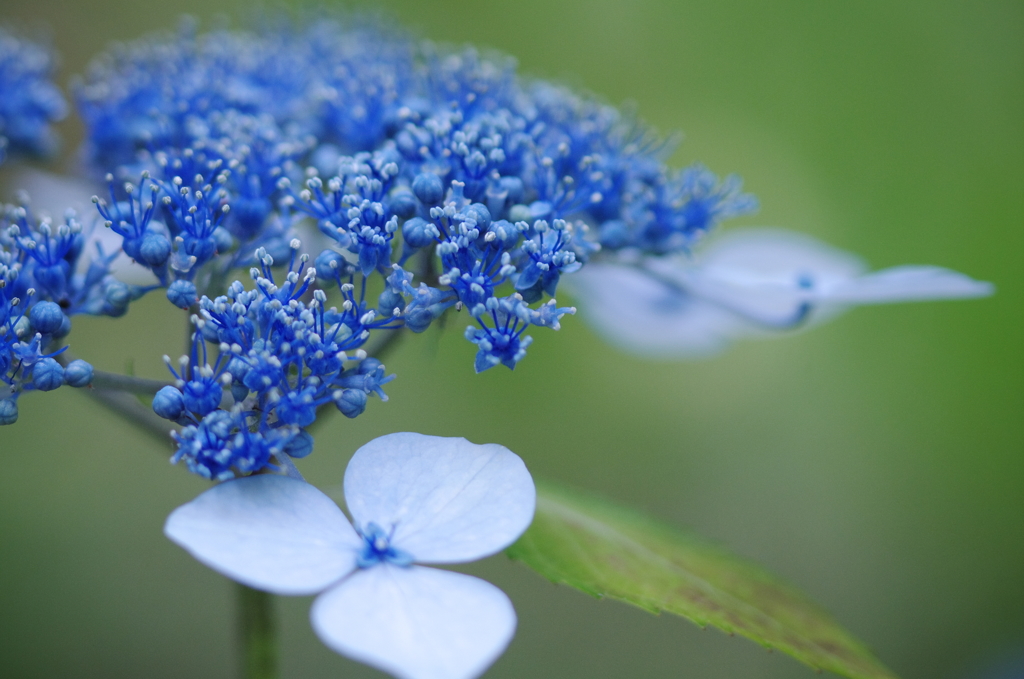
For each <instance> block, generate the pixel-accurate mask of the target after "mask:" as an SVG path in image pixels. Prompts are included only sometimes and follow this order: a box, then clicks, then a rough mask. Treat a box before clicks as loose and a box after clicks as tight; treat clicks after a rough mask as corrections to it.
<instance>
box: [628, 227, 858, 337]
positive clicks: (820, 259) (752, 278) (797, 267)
mask: <svg viewBox="0 0 1024 679" xmlns="http://www.w3.org/2000/svg"><path fill="white" fill-rule="evenodd" d="M659 265H660V266H669V265H671V260H669V261H667V262H662V261H658V260H651V261H650V262H649V263H648V266H650V267H652V268H655V270H657V267H658V266H659ZM866 270H867V265H866V264H865V263H864V262H863V261H862V260H861V259H860V258H859V257H857V256H855V255H853V254H851V253H849V252H846V251H843V250H839V249H838V248H834V247H831V246H829V245H826V244H825V243H822V242H820V241H818V240H815V239H814V238H811V237H810V236H805V235H803V234H798V233H793V232H790V231H783V230H781V229H741V230H737V231H732V232H729V233H727V234H724V235H723V236H721V237H720V238H717V239H714V240H712V241H711V242H710V243H709V244H708V246H707V247H706V248H705V249H704V250H703V251H702V252H701V254H700V256H699V257H698V259H697V262H696V264H695V265H694V267H693V268H692V270H691V271H690V272H689V274H688V276H687V277H686V281H685V282H686V285H687V288H688V289H689V290H691V291H692V292H693V293H694V294H696V295H698V296H700V297H703V298H705V299H707V300H710V301H713V302H716V303H718V304H721V305H723V306H725V307H726V308H728V309H731V310H733V311H735V312H737V313H738V314H740V315H743V316H745V317H747V318H750V319H752V320H754V321H755V323H756V324H759V325H761V326H762V328H763V329H766V330H768V329H771V327H772V326H779V327H780V328H782V329H786V325H787V321H789V320H790V319H792V318H793V317H794V315H795V314H796V313H797V312H798V311H799V309H800V306H801V305H802V304H804V303H814V302H817V301H820V299H821V295H822V293H823V291H824V290H828V289H831V288H832V287H834V286H836V285H839V284H841V283H844V282H846V281H849V280H852V279H854V278H856V277H857V276H859V275H861V274H862V273H863V272H864V271H866ZM817 320H821V319H820V318H819V319H817Z"/></svg>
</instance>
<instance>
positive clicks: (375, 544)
mask: <svg viewBox="0 0 1024 679" xmlns="http://www.w3.org/2000/svg"><path fill="white" fill-rule="evenodd" d="M362 537H363V549H362V551H361V552H359V555H358V556H357V557H356V565H357V566H359V567H360V568H370V567H372V566H376V565H377V564H381V563H390V564H394V565H395V566H403V567H404V566H411V565H412V561H413V558H412V554H409V553H408V552H403V551H402V550H400V549H396V548H395V547H392V546H391V536H390V535H388V534H387V533H386V532H384V529H382V528H381V527H380V526H378V525H377V524H375V523H368V524H367V525H366V528H365V529H364V530H363V531H362Z"/></svg>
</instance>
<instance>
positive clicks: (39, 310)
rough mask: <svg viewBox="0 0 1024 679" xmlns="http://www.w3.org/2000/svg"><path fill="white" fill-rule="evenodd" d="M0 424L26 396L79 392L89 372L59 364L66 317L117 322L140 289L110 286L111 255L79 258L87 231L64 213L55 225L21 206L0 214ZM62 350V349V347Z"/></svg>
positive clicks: (12, 417) (80, 364)
mask: <svg viewBox="0 0 1024 679" xmlns="http://www.w3.org/2000/svg"><path fill="white" fill-rule="evenodd" d="M0 209H2V212H0V381H2V382H3V383H4V384H5V385H6V386H5V387H3V388H2V390H0V399H2V400H0V409H2V413H3V416H2V417H0V423H3V424H12V423H13V422H15V421H17V417H18V409H17V399H18V397H19V396H20V395H21V394H22V393H23V392H26V391H36V390H37V391H51V390H53V389H56V388H57V387H59V386H61V384H68V385H70V386H74V387H84V386H86V385H88V384H89V383H90V382H91V381H92V374H93V370H92V367H91V366H90V365H89V364H88V363H86V362H85V361H82V360H75V361H72V362H70V364H67V365H65V364H63V363H62V362H60V354H61V353H62V352H63V350H64V349H62V348H59V345H60V343H61V342H62V340H63V338H65V337H66V336H67V335H68V333H70V332H71V318H70V317H71V316H74V315H76V314H91V315H103V316H114V317H116V316H122V315H124V314H125V312H127V310H128V305H129V303H130V302H131V301H132V300H133V299H136V298H138V297H139V296H140V295H142V294H143V293H144V292H145V288H143V287H140V286H134V285H128V284H126V283H123V282H121V281H119V280H117V279H116V278H115V277H114V276H113V275H112V274H111V272H110V265H111V263H112V262H113V260H114V258H115V257H116V256H117V254H118V253H116V252H114V253H109V254H107V253H104V252H103V250H102V248H101V247H98V246H97V247H96V253H95V254H94V255H92V257H91V258H90V257H88V256H86V253H85V251H86V249H87V247H86V244H87V238H86V231H87V229H86V230H83V227H82V225H81V224H80V223H79V222H78V221H77V219H76V216H75V214H74V212H73V211H69V212H68V213H67V214H66V215H65V217H64V221H63V222H62V223H61V224H60V225H59V226H57V225H55V224H54V223H53V222H52V220H51V219H50V218H49V217H48V216H42V217H39V218H37V217H35V216H34V215H33V214H32V213H31V211H30V210H29V209H28V207H27V206H26V205H18V206H16V205H4V206H0ZM65 348H66V347H65Z"/></svg>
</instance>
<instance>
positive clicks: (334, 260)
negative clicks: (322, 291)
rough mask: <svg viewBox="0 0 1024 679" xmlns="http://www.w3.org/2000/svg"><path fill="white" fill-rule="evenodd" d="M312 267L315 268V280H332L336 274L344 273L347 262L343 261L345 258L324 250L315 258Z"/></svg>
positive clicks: (332, 251)
mask: <svg viewBox="0 0 1024 679" xmlns="http://www.w3.org/2000/svg"><path fill="white" fill-rule="evenodd" d="M314 266H315V267H316V275H317V278H320V279H322V280H334V278H335V277H336V276H337V275H338V274H340V273H344V271H345V269H346V268H347V267H348V262H346V261H345V258H344V257H342V256H341V254H340V253H337V252H335V251H334V250H324V251H323V252H321V253H320V254H319V255H318V256H317V258H316V262H315V263H314Z"/></svg>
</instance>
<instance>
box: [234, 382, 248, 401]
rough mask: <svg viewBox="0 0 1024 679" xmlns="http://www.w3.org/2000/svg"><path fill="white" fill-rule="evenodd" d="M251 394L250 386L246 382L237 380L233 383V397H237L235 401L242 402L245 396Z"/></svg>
mask: <svg viewBox="0 0 1024 679" xmlns="http://www.w3.org/2000/svg"><path fill="white" fill-rule="evenodd" d="M248 395H249V387H247V386H245V385H244V384H239V383H238V382H235V383H234V384H232V385H231V398H233V399H235V403H241V402H242V401H244V400H245V397H246V396H248Z"/></svg>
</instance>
